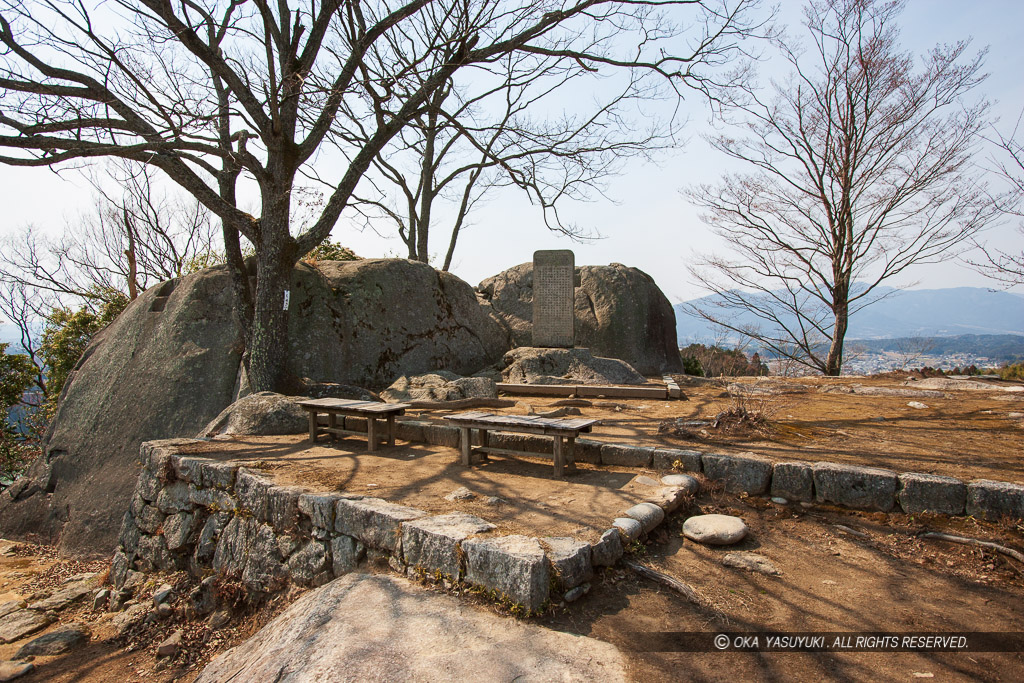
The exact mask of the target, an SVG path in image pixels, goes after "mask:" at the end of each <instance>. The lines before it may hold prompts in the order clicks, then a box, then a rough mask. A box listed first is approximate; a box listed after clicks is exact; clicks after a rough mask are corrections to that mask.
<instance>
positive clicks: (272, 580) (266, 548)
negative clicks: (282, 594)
mask: <svg viewBox="0 0 1024 683" xmlns="http://www.w3.org/2000/svg"><path fill="white" fill-rule="evenodd" d="M279 548H280V546H279V544H278V542H277V536H276V534H275V533H274V530H273V529H272V528H271V527H270V526H269V525H268V524H259V525H257V526H256V529H255V532H254V533H253V534H251V535H250V537H249V547H248V549H247V550H248V552H247V553H246V560H245V568H244V569H243V570H242V583H243V584H244V585H245V586H246V587H247V588H248V589H249V590H253V591H257V592H260V593H271V592H273V591H276V590H278V589H280V588H281V587H282V586H284V584H285V583H286V580H287V578H288V568H287V567H286V566H285V565H284V564H283V562H282V559H281V552H280V549H279Z"/></svg>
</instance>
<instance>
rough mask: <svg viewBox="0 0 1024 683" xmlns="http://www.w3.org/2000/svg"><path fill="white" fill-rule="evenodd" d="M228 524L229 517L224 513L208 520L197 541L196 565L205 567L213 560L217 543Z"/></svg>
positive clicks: (211, 516)
mask: <svg viewBox="0 0 1024 683" xmlns="http://www.w3.org/2000/svg"><path fill="white" fill-rule="evenodd" d="M227 523H228V515H227V513H223V512H222V513H219V514H215V515H210V516H209V517H207V518H206V522H205V523H204V524H203V528H202V529H200V531H199V537H198V538H197V539H196V549H195V553H194V554H193V558H194V559H195V562H196V564H198V565H204V564H207V563H209V562H210V560H212V559H213V556H214V553H215V552H216V550H217V541H218V539H219V538H220V534H221V531H223V529H224V525H225V524H227Z"/></svg>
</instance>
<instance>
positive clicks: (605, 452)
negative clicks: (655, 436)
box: [601, 443, 654, 467]
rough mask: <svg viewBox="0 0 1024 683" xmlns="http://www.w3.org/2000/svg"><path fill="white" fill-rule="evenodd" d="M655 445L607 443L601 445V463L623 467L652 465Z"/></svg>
mask: <svg viewBox="0 0 1024 683" xmlns="http://www.w3.org/2000/svg"><path fill="white" fill-rule="evenodd" d="M653 455H654V446H626V445H623V444H616V443H606V444H604V445H603V446H601V463H602V464H605V465H621V466H623V467H650V465H651V457H652V456H653Z"/></svg>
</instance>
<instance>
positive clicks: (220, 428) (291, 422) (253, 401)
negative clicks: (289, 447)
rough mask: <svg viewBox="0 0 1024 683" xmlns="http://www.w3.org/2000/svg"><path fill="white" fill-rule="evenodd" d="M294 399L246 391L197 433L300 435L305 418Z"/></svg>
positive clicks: (303, 429)
mask: <svg viewBox="0 0 1024 683" xmlns="http://www.w3.org/2000/svg"><path fill="white" fill-rule="evenodd" d="M298 400H299V399H298V398H297V397H294V396H282V395H281V394H275V393H274V392H273V391H261V392H259V393H258V394H249V395H248V396H244V397H242V398H240V399H238V400H237V401H235V402H234V403H232V404H231V405H229V406H228V407H227V408H225V409H224V410H223V411H221V413H220V415H218V416H217V417H215V418H214V419H213V421H212V422H210V424H208V425H206V426H205V427H203V429H202V431H201V432H200V433H199V436H200V437H213V436H229V435H233V434H258V435H267V434H301V433H302V432H304V431H306V430H307V429H309V417H308V414H307V413H306V411H305V410H303V409H302V408H301V407H300V406H299V404H298Z"/></svg>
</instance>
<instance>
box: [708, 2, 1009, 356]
mask: <svg viewBox="0 0 1024 683" xmlns="http://www.w3.org/2000/svg"><path fill="white" fill-rule="evenodd" d="M903 4H904V3H903V2H902V1H901V0H830V1H820V0H814V1H812V2H810V3H809V4H808V6H807V7H806V9H805V26H806V29H807V34H808V35H809V37H810V43H809V46H808V47H807V48H806V50H805V49H804V48H802V47H800V46H798V44H797V43H796V41H792V40H780V41H778V43H777V45H778V49H779V51H780V53H781V56H782V57H783V58H784V59H785V60H786V61H787V62H788V63H789V66H790V67H791V72H790V74H789V76H788V77H787V78H786V79H785V80H783V81H778V82H772V84H771V87H770V88H768V91H769V95H768V96H765V95H763V94H762V92H761V91H760V90H758V89H753V88H751V89H743V96H742V97H737V98H735V99H732V100H731V101H729V102H728V103H727V106H728V109H729V111H730V112H731V113H732V114H735V115H736V116H737V121H736V123H735V128H736V129H738V132H731V133H730V134H723V135H720V136H717V137H714V138H711V143H712V144H713V145H714V146H715V148H717V149H718V150H721V151H722V152H724V153H725V154H726V155H728V156H729V157H731V158H732V159H735V160H738V161H740V162H743V163H744V164H748V165H750V166H752V167H754V169H755V170H754V171H753V172H751V173H746V174H732V175H728V176H726V177H725V178H724V179H723V180H722V182H721V183H719V184H718V185H714V186H711V185H702V186H700V187H697V188H695V189H693V190H691V191H690V196H691V197H692V198H693V199H694V200H695V202H696V203H697V204H698V205H699V206H701V208H702V209H703V210H704V211H705V217H704V219H705V221H706V222H708V223H709V224H710V225H712V226H713V228H714V231H715V232H716V233H717V234H718V235H719V236H720V237H721V238H722V239H723V240H724V241H725V243H726V244H727V246H728V249H729V250H730V252H731V253H729V254H728V255H718V256H710V257H706V258H704V259H703V260H702V261H701V262H700V263H699V264H698V265H697V266H696V267H695V268H694V269H693V272H694V274H695V275H696V276H697V277H698V279H699V280H700V281H701V283H702V284H703V285H704V286H705V287H707V288H708V289H709V290H711V291H712V292H714V293H715V294H716V295H717V296H715V297H712V298H711V300H712V301H713V302H714V303H715V304H716V305H715V306H703V307H700V308H699V309H698V308H692V309H691V312H692V313H693V314H695V315H699V316H702V317H704V318H706V319H709V320H712V321H714V322H717V323H719V324H721V325H723V326H724V327H726V328H728V329H730V330H733V331H735V332H739V333H741V334H745V335H749V336H751V337H753V338H755V339H757V340H758V341H759V342H760V345H761V346H762V347H763V348H767V349H770V350H771V351H772V352H773V353H774V354H775V355H776V356H779V357H788V358H791V359H793V360H794V361H798V362H800V363H803V364H804V365H806V366H807V367H809V368H811V369H814V370H817V371H819V372H822V373H824V374H826V375H838V374H839V373H840V371H841V368H842V362H843V342H844V339H845V336H846V332H847V328H848V324H849V319H850V316H851V315H852V314H853V313H855V312H856V311H857V310H859V309H861V308H863V307H864V306H867V305H870V304H871V303H873V302H874V301H877V300H878V299H879V298H880V295H881V291H882V290H876V288H877V287H878V285H879V284H881V283H883V282H885V281H887V280H889V279H890V278H892V277H894V276H896V275H898V274H900V273H902V272H903V271H904V270H906V269H907V268H908V267H910V266H912V265H914V264H917V263H923V262H928V261H932V260H936V259H938V258H941V257H943V255H945V254H948V253H949V252H950V250H955V249H956V248H958V246H959V245H961V244H963V243H964V242H965V241H966V240H968V239H969V238H970V237H971V236H972V235H973V234H974V233H975V232H976V231H977V230H978V229H979V228H981V227H982V226H984V224H985V223H986V221H987V220H988V219H989V218H990V216H991V213H992V207H991V204H990V203H987V202H986V201H985V195H984V192H983V191H982V188H979V187H978V186H977V185H975V184H973V183H972V178H971V173H970V170H971V166H970V159H971V156H972V153H973V151H974V149H975V138H976V135H977V133H978V132H979V131H980V130H981V129H982V128H983V126H984V125H985V123H986V120H985V117H986V115H987V111H988V104H987V102H984V101H981V102H975V103H968V102H966V101H965V99H964V98H965V96H966V95H967V94H968V93H970V91H971V90H972V89H973V88H975V86H977V85H978V84H979V83H980V82H981V81H982V80H983V79H984V75H983V74H982V73H981V68H982V60H983V57H984V51H982V52H981V53H979V54H977V55H974V56H969V55H968V54H967V51H968V44H967V42H960V43H956V44H954V45H945V46H937V47H935V48H934V49H932V50H931V51H930V52H929V53H928V54H927V56H926V57H924V58H923V60H921V65H920V66H919V67H917V66H915V64H916V61H915V59H914V57H913V56H912V55H910V54H908V53H905V52H903V51H901V50H900V47H899V45H900V43H899V30H898V28H897V27H896V24H895V22H896V19H897V16H898V15H899V14H900V12H901V11H902V9H903Z"/></svg>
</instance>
